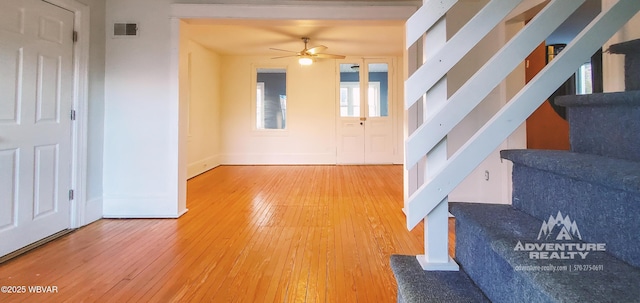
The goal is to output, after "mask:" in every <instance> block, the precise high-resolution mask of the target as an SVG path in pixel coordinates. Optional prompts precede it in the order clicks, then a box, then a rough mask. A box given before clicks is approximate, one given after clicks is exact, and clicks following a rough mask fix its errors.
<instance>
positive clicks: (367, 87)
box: [337, 59, 394, 164]
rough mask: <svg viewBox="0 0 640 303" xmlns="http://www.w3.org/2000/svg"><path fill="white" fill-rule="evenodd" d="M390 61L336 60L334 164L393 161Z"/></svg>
mask: <svg viewBox="0 0 640 303" xmlns="http://www.w3.org/2000/svg"><path fill="white" fill-rule="evenodd" d="M391 67H392V65H391V61H390V60H380V59H376V60H373V59H365V60H342V61H339V62H338V69H339V75H338V79H339V81H340V83H339V93H338V100H337V107H338V109H337V114H338V119H337V122H338V125H337V133H338V134H337V140H338V142H337V162H338V164H384V163H392V162H393V146H394V145H393V142H394V141H393V123H392V116H391V108H392V107H391V104H392V102H391V96H393V95H392V94H391V90H392V85H391V83H392V81H391V79H392V76H391V73H392V69H391Z"/></svg>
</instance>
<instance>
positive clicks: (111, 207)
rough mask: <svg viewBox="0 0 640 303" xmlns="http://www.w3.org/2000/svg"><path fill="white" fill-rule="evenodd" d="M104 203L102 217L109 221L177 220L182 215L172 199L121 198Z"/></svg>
mask: <svg viewBox="0 0 640 303" xmlns="http://www.w3.org/2000/svg"><path fill="white" fill-rule="evenodd" d="M103 201H104V202H103V213H102V217H103V218H108V219H136V218H139V219H149V218H159V219H161V218H167V219H175V218H178V217H180V215H181V212H180V211H179V210H178V209H177V202H176V200H175V199H171V198H170V197H163V196H159V197H136V196H120V197H105V198H104V199H103Z"/></svg>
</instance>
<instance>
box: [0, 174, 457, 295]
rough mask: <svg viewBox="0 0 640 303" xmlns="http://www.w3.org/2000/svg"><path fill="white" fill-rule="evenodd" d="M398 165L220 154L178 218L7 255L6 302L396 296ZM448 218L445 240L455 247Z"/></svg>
mask: <svg viewBox="0 0 640 303" xmlns="http://www.w3.org/2000/svg"><path fill="white" fill-rule="evenodd" d="M402 184H403V182H402V167H400V166H391V165H388V166H221V167H218V168H216V169H213V170H211V171H209V172H207V173H205V174H202V175H200V176H198V177H196V178H193V179H191V180H189V182H188V189H187V206H188V208H189V212H187V213H186V214H185V215H184V216H182V217H181V218H179V219H133V220H122V219H119V220H115V219H103V220H100V221H98V222H95V223H93V224H90V225H88V226H86V227H84V228H81V229H80V230H78V231H76V232H73V233H71V234H69V235H66V236H64V237H62V238H60V239H58V240H55V241H53V242H51V243H48V244H46V245H44V246H42V247H40V248H38V249H36V250H33V251H31V252H29V253H27V254H25V255H23V256H20V257H18V258H15V259H13V260H10V261H8V262H5V263H3V264H0V285H45V286H46V285H51V286H57V287H58V293H55V294H35V293H31V294H12V295H8V294H0V302H3V303H4V302H309V303H311V302H313V303H318V302H395V299H396V285H395V279H394V278H393V274H392V272H391V269H390V266H389V256H390V255H391V254H394V253H401V254H420V253H422V252H423V248H422V241H423V240H422V231H421V226H418V227H417V228H416V229H414V230H413V231H408V230H406V227H405V224H406V223H405V216H404V214H403V213H402V211H401V209H402V206H403V201H402V198H403V189H402V186H403V185H402ZM453 228H454V225H453V220H450V230H451V233H450V234H449V237H450V242H452V243H451V245H450V251H451V252H453V247H454V245H453V241H452V240H453V239H454V238H455V235H454V234H453Z"/></svg>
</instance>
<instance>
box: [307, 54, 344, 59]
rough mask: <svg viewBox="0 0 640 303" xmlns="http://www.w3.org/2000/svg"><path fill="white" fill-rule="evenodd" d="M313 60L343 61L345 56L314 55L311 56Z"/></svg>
mask: <svg viewBox="0 0 640 303" xmlns="http://www.w3.org/2000/svg"><path fill="white" fill-rule="evenodd" d="M313 56H314V57H315V58H322V59H344V58H345V56H343V55H332V54H315V55H313Z"/></svg>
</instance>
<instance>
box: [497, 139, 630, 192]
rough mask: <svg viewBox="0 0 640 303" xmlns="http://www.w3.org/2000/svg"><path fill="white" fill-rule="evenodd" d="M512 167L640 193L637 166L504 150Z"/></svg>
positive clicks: (566, 154)
mask: <svg viewBox="0 0 640 303" xmlns="http://www.w3.org/2000/svg"><path fill="white" fill-rule="evenodd" d="M500 156H501V157H502V158H504V159H507V160H510V161H511V162H513V163H514V164H520V165H524V166H528V167H532V168H535V169H539V170H543V171H548V172H552V173H554V174H558V175H562V176H566V177H569V178H573V179H576V180H581V181H586V182H591V183H594V184H598V185H602V186H606V187H610V188H613V189H618V190H623V191H629V192H634V193H640V163H639V162H635V161H628V160H622V159H614V158H609V157H603V156H598V155H590V154H581V153H573V152H568V151H557V150H535V149H520V150H503V151H500Z"/></svg>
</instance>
